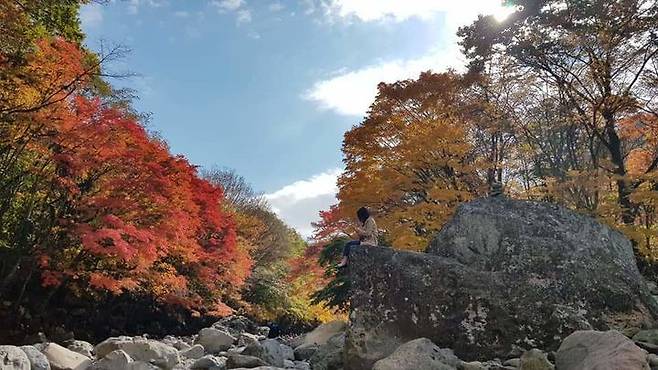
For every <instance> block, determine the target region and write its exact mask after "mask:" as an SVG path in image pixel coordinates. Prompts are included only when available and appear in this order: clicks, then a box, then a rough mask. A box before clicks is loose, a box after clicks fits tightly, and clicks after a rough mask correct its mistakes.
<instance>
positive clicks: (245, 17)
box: [236, 9, 251, 24]
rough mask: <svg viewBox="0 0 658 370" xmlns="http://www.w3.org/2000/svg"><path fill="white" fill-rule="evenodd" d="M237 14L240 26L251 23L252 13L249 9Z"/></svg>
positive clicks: (239, 11)
mask: <svg viewBox="0 0 658 370" xmlns="http://www.w3.org/2000/svg"><path fill="white" fill-rule="evenodd" d="M237 14H238V17H237V18H236V22H238V24H242V23H249V22H251V12H250V11H249V10H248V9H242V10H238V13H237Z"/></svg>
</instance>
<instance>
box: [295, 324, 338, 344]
mask: <svg viewBox="0 0 658 370" xmlns="http://www.w3.org/2000/svg"><path fill="white" fill-rule="evenodd" d="M346 329H347V324H346V323H345V321H342V320H336V321H330V322H328V323H324V324H322V325H320V326H318V327H317V328H315V329H313V331H311V332H310V333H307V334H306V335H304V337H303V340H302V341H301V343H300V345H309V344H317V345H324V344H326V343H327V341H328V340H329V338H331V337H333V336H334V335H336V334H340V333H343V332H344V331H345V330H346Z"/></svg>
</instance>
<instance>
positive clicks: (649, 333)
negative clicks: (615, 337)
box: [633, 329, 658, 345]
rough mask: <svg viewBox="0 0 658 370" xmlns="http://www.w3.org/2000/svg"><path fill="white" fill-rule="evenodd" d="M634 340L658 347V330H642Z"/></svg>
mask: <svg viewBox="0 0 658 370" xmlns="http://www.w3.org/2000/svg"><path fill="white" fill-rule="evenodd" d="M633 340H634V341H635V342H643V343H649V344H653V345H658V329H650V330H640V331H639V332H637V334H635V335H634V336H633Z"/></svg>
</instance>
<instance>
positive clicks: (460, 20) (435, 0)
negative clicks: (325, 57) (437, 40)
mask: <svg viewBox="0 0 658 370" xmlns="http://www.w3.org/2000/svg"><path fill="white" fill-rule="evenodd" d="M320 5H321V6H323V7H324V9H325V15H326V16H329V17H331V18H332V19H333V18H336V17H337V18H339V19H345V20H357V21H362V22H372V21H393V22H401V21H404V20H407V19H409V18H418V19H420V20H421V21H423V22H443V23H442V28H441V30H440V37H441V44H440V45H436V46H435V47H434V48H433V49H432V50H430V51H428V52H427V53H426V54H425V55H420V56H418V57H416V58H409V59H398V60H387V61H378V62H376V63H373V64H370V65H367V66H365V67H362V68H360V69H356V70H348V71H345V70H343V71H340V72H338V73H334V74H333V75H331V76H328V77H327V78H325V79H322V80H320V81H317V82H315V83H314V84H313V86H312V87H311V88H310V89H309V90H308V91H306V92H305V93H304V94H303V95H302V96H303V98H305V99H307V100H311V101H314V102H316V103H317V104H318V105H319V107H320V108H322V109H330V110H333V111H335V112H336V113H339V114H342V115H349V116H363V115H365V113H366V112H367V110H368V107H369V106H370V104H371V103H372V102H373V100H374V99H375V96H376V94H377V84H378V83H379V82H395V81H398V80H402V79H407V78H416V77H418V75H419V73H420V72H423V71H426V70H430V69H431V70H433V71H437V72H439V71H443V70H446V69H447V68H452V69H456V70H461V69H463V67H464V61H465V60H464V59H465V58H463V56H462V55H461V52H460V49H459V45H458V44H457V37H456V32H457V29H458V28H459V27H460V26H463V25H467V24H469V23H471V22H473V21H474V20H475V19H476V18H477V16H478V14H495V15H497V16H498V17H501V18H502V17H503V16H504V15H505V14H509V12H510V11H509V9H506V8H504V7H503V6H502V5H501V2H500V1H498V0H460V1H454V0H406V1H399V0H330V1H329V2H320ZM316 8H317V6H316V4H315V3H309V8H308V9H316ZM438 14H442V15H443V17H442V19H443V20H442V21H441V20H439V19H437V17H436V16H437V15H438Z"/></svg>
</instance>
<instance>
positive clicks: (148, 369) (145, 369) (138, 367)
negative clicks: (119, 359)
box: [128, 361, 161, 370]
mask: <svg viewBox="0 0 658 370" xmlns="http://www.w3.org/2000/svg"><path fill="white" fill-rule="evenodd" d="M128 369H129V370H161V368H160V367H158V366H155V365H153V364H150V363H148V362H144V361H134V362H131V363H130V365H129V366H128Z"/></svg>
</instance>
